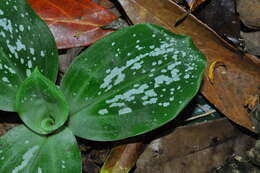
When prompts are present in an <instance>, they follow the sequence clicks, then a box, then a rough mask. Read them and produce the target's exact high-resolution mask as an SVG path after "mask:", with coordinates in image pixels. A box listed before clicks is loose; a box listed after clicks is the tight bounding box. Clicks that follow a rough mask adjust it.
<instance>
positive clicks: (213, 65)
mask: <svg viewBox="0 0 260 173" xmlns="http://www.w3.org/2000/svg"><path fill="white" fill-rule="evenodd" d="M218 66H224V67H226V65H225V64H224V62H223V61H221V60H216V61H214V62H212V63H211V64H210V65H209V72H208V78H209V81H210V83H211V84H214V72H215V69H216V68H217V67H218Z"/></svg>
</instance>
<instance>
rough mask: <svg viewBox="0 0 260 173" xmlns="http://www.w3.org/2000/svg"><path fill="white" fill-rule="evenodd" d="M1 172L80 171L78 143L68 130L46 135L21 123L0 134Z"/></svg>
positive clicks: (49, 172)
mask: <svg viewBox="0 0 260 173" xmlns="http://www.w3.org/2000/svg"><path fill="white" fill-rule="evenodd" d="M0 172H1V173H72V172H73V173H81V157H80V151H79V148H78V146H77V142H76V139H75V137H74V136H73V134H72V132H71V131H70V130H69V129H67V128H66V129H63V130H62V131H60V132H59V133H57V134H55V135H52V136H49V137H45V136H39V135H37V134H35V133H33V132H32V131H30V130H29V129H28V128H26V127H25V126H23V125H21V126H18V127H15V128H14V129H12V130H10V131H9V132H8V133H6V134H5V135H4V136H2V137H0Z"/></svg>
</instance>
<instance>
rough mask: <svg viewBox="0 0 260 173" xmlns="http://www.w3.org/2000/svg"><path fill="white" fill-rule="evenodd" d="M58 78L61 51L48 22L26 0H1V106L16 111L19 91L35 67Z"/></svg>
mask: <svg viewBox="0 0 260 173" xmlns="http://www.w3.org/2000/svg"><path fill="white" fill-rule="evenodd" d="M36 66H37V67H38V68H39V70H40V71H41V72H42V73H43V74H44V75H45V76H47V77H48V78H49V79H50V80H52V81H55V80H56V77H57V72H58V54H57V49H56V45H55V41H54V38H53V36H52V35H51V33H50V31H49V29H48V27H47V25H46V24H45V23H44V22H43V21H42V20H41V19H40V18H39V17H38V16H37V15H36V14H35V12H34V11H33V10H32V9H31V7H30V6H29V5H28V4H27V3H26V1H25V0H11V1H9V0H2V1H0V109H1V110H5V111H14V109H15V95H16V91H17V89H18V88H19V86H20V85H21V83H22V81H23V80H24V79H25V78H26V77H28V76H29V75H30V74H31V72H32V70H33V69H34V68H35V67H36Z"/></svg>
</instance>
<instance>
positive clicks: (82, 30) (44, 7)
mask: <svg viewBox="0 0 260 173" xmlns="http://www.w3.org/2000/svg"><path fill="white" fill-rule="evenodd" d="M28 2H29V3H30V5H31V6H32V8H33V9H34V10H35V11H36V12H37V14H38V15H39V16H40V17H41V18H42V19H43V20H44V21H45V22H46V23H47V24H48V25H49V28H50V30H51V31H52V34H53V35H54V37H55V40H56V43H57V46H58V48H60V49H63V48H71V47H79V46H86V45H89V44H91V43H93V42H95V41H96V40H98V39H100V38H102V37H103V36H105V35H107V34H109V33H111V30H102V29H100V27H101V26H104V25H106V24H108V23H110V22H112V21H113V20H115V19H116V18H117V17H116V16H115V15H113V14H112V13H110V12H109V11H107V10H106V9H104V8H103V7H101V6H99V5H97V4H96V3H94V2H92V1H91V0H84V1H81V0H59V1H57V0H38V1H34V0H28Z"/></svg>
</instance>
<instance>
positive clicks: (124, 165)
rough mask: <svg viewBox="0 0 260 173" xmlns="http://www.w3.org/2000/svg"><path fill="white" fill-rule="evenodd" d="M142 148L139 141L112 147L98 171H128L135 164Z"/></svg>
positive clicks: (115, 172)
mask: <svg viewBox="0 0 260 173" xmlns="http://www.w3.org/2000/svg"><path fill="white" fill-rule="evenodd" d="M142 148H143V143H141V142H137V143H131V144H124V145H119V146H117V147H114V148H113V149H112V150H111V152H110V154H109V156H108V158H107V159H106V161H105V163H104V165H103V167H102V169H101V172H100V173H128V172H129V170H130V169H131V168H132V167H133V166H134V165H135V163H136V161H137V159H138V157H139V155H140V153H141V150H142Z"/></svg>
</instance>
